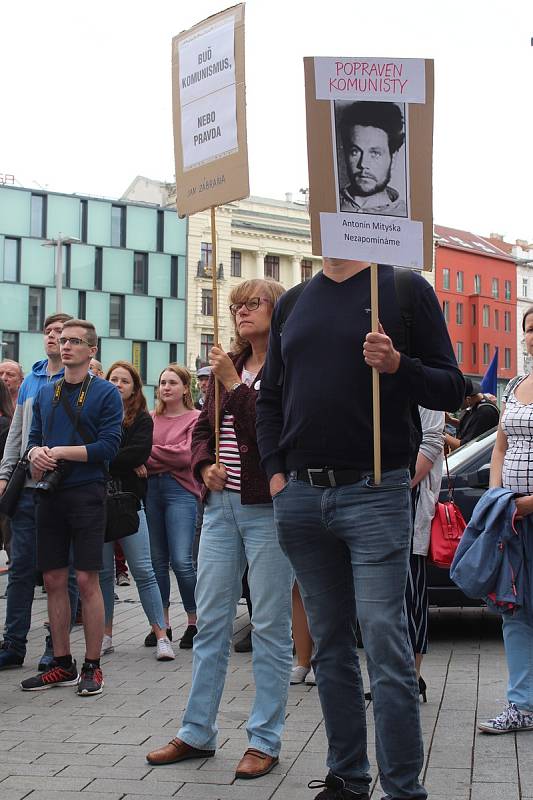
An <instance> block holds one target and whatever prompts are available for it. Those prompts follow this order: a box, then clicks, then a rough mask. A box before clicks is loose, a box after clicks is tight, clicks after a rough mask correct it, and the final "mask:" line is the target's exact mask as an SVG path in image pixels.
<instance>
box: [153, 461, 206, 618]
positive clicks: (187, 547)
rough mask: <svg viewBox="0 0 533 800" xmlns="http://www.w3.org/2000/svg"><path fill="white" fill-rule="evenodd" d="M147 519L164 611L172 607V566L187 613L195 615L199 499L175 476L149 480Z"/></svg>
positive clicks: (160, 476)
mask: <svg viewBox="0 0 533 800" xmlns="http://www.w3.org/2000/svg"><path fill="white" fill-rule="evenodd" d="M146 519H147V521H148V530H149V532H150V551H151V554H152V564H153V566H154V572H155V577H156V579H157V583H158V585H159V591H160V592H161V599H162V601H163V608H168V607H169V605H170V574H169V568H168V567H169V563H170V566H171V567H172V569H173V570H174V574H175V576H176V580H177V582H178V588H179V590H180V594H181V599H182V602H183V607H184V608H185V611H187V612H188V613H189V614H194V613H195V611H196V604H195V601H194V589H195V586H196V570H195V569H194V566H193V563H192V545H193V541H194V529H195V525H196V497H195V496H194V495H193V494H192V492H188V491H187V489H184V488H183V486H181V484H179V483H178V481H176V480H175V479H174V478H173V477H172V475H169V474H168V473H162V474H161V475H152V476H151V477H150V478H148V491H147V494H146Z"/></svg>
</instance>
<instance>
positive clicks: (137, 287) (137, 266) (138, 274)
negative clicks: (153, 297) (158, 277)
mask: <svg viewBox="0 0 533 800" xmlns="http://www.w3.org/2000/svg"><path fill="white" fill-rule="evenodd" d="M133 294H148V253H134V254H133Z"/></svg>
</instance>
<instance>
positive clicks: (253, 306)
mask: <svg viewBox="0 0 533 800" xmlns="http://www.w3.org/2000/svg"><path fill="white" fill-rule="evenodd" d="M271 302H272V300H269V298H268V297H250V299H249V300H245V301H244V302H243V303H232V304H231V305H230V307H229V310H230V311H231V313H232V314H233V316H234V317H236V316H237V312H238V311H240V310H241V308H242V307H243V306H246V308H247V309H248V311H257V309H258V308H259V306H260V305H261V303H271Z"/></svg>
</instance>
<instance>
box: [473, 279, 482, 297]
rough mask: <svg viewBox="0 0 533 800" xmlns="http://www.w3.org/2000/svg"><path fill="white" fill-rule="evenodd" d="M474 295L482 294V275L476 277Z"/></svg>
mask: <svg viewBox="0 0 533 800" xmlns="http://www.w3.org/2000/svg"><path fill="white" fill-rule="evenodd" d="M474 294H481V275H474Z"/></svg>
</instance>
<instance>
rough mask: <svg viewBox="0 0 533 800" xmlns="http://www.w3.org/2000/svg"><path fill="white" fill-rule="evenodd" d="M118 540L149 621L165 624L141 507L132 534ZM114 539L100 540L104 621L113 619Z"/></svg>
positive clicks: (160, 625) (151, 623) (163, 626)
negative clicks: (101, 547)
mask: <svg viewBox="0 0 533 800" xmlns="http://www.w3.org/2000/svg"><path fill="white" fill-rule="evenodd" d="M119 542H120V544H121V546H122V549H123V551H124V555H125V556H126V561H127V562H128V566H129V568H130V572H131V574H132V575H133V577H134V578H135V583H136V584H137V591H138V592H139V598H140V601H141V603H142V607H143V609H144V613H145V614H146V616H147V618H148V622H149V623H150V625H158V626H159V627H160V628H162V629H164V628H165V616H164V613H163V603H162V602H161V593H160V591H159V586H158V585H157V581H156V579H155V573H154V568H153V566H152V559H151V556H150V540H149V538H148V525H147V524H146V514H145V513H144V508H141V510H140V511H139V530H138V531H137V533H134V534H133V535H132V536H125V537H124V538H123V539H119ZM113 545H114V542H106V543H105V544H104V566H103V569H102V571H101V572H100V588H101V589H102V595H103V598H104V608H105V622H106V625H108V624H109V623H110V622H113V609H114V605H115V592H114V577H115V569H114V563H115V551H114V547H113Z"/></svg>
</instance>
